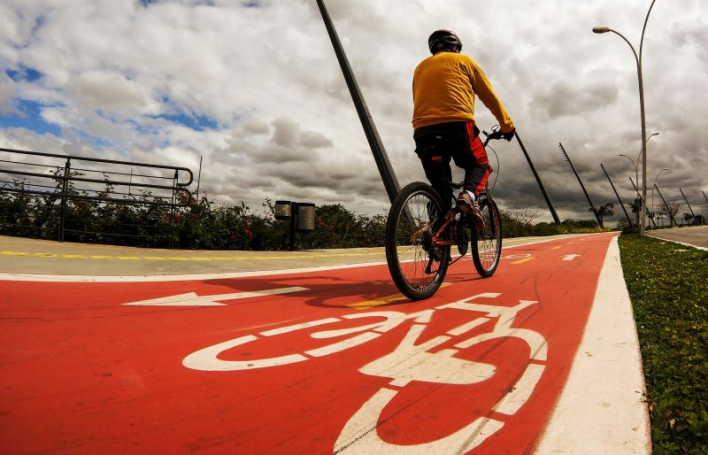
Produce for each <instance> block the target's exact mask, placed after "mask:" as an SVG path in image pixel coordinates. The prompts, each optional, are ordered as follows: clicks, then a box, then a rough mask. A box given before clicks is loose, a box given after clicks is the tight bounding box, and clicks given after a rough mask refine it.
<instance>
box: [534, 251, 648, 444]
mask: <svg viewBox="0 0 708 455" xmlns="http://www.w3.org/2000/svg"><path fill="white" fill-rule="evenodd" d="M617 239H618V237H615V238H614V239H612V242H611V243H610V246H609V248H608V251H607V256H606V257H605V262H604V264H603V266H602V271H601V272H600V278H599V281H598V284H597V292H596V294H595V300H594V302H593V307H592V310H591V312H590V317H589V319H588V323H587V325H586V327H585V333H584V334H583V339H582V341H581V343H580V346H579V347H578V352H577V353H576V355H575V359H574V361H573V364H572V365H573V366H572V368H571V370H570V375H569V377H568V380H567V382H566V384H565V388H564V389H563V392H561V395H560V398H559V401H558V404H557V405H556V408H555V411H554V412H553V415H552V416H551V419H550V421H549V423H548V425H547V427H546V431H545V432H544V435H543V436H542V438H541V441H540V444H539V445H538V448H537V449H536V453H538V454H574V455H575V454H587V455H598V454H608V455H615V454H618V453H621V454H646V455H649V454H651V432H650V428H651V426H650V422H649V409H648V405H647V402H646V387H645V383H644V371H643V368H642V358H641V353H640V351H639V339H638V337H637V327H636V324H635V321H634V314H633V310H632V303H631V301H630V300H629V292H628V291H627V285H626V283H625V281H624V276H623V272H622V265H621V263H620V252H619V245H618V240H617ZM598 441H602V443H601V444H598Z"/></svg>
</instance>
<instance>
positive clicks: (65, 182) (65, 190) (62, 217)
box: [59, 158, 71, 242]
mask: <svg viewBox="0 0 708 455" xmlns="http://www.w3.org/2000/svg"><path fill="white" fill-rule="evenodd" d="M70 178H71V158H67V159H66V164H65V165H64V178H63V179H62V182H61V211H60V212H59V241H60V242H63V241H64V223H65V221H66V199H67V195H68V194H69V179H70Z"/></svg>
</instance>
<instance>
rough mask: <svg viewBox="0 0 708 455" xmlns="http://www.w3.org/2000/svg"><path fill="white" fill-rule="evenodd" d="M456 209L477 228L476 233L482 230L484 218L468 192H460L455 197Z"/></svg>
mask: <svg viewBox="0 0 708 455" xmlns="http://www.w3.org/2000/svg"><path fill="white" fill-rule="evenodd" d="M457 208H458V209H460V212H462V214H463V215H464V216H465V217H466V218H468V219H469V220H471V221H472V222H473V223H474V224H475V225H476V226H477V230H478V231H483V230H484V217H483V216H482V212H480V211H479V206H478V205H477V201H476V199H475V197H474V196H473V195H472V194H471V193H470V192H469V191H466V190H465V191H462V192H461V193H460V194H459V195H458V196H457Z"/></svg>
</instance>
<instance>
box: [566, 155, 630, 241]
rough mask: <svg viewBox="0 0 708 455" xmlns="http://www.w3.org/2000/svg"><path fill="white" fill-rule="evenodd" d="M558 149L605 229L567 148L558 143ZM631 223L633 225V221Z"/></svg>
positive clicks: (599, 222) (598, 222)
mask: <svg viewBox="0 0 708 455" xmlns="http://www.w3.org/2000/svg"><path fill="white" fill-rule="evenodd" d="M558 147H560V149H561V152H563V156H564V157H565V159H566V160H567V161H568V163H570V168H571V169H572V170H573V173H574V174H575V177H576V178H577V179H578V183H580V188H582V189H583V193H585V197H586V198H587V199H588V202H589V203H590V209H591V210H592V213H593V214H594V215H595V219H596V220H597V224H599V225H600V227H602V228H604V226H603V225H602V220H601V219H600V216H599V215H598V213H597V210H596V209H595V204H593V203H592V199H590V195H589V194H588V192H587V190H585V185H583V181H582V180H580V176H579V175H578V171H576V170H575V166H573V162H572V161H570V157H569V156H568V152H566V151H565V148H563V144H561V143H560V142H559V143H558ZM623 208H624V207H623ZM629 223H630V224H632V222H631V221H630V222H629Z"/></svg>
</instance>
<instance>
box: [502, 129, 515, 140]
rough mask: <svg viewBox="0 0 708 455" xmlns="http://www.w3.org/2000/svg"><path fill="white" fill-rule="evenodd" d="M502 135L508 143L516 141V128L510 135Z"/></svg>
mask: <svg viewBox="0 0 708 455" xmlns="http://www.w3.org/2000/svg"><path fill="white" fill-rule="evenodd" d="M501 134H502V138H504V139H506V140H507V141H511V140H512V139H514V135H515V134H516V128H514V129H512V130H511V131H509V132H508V133H501Z"/></svg>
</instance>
